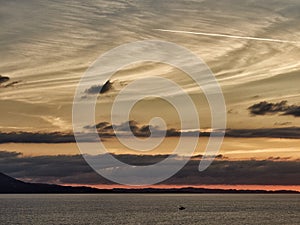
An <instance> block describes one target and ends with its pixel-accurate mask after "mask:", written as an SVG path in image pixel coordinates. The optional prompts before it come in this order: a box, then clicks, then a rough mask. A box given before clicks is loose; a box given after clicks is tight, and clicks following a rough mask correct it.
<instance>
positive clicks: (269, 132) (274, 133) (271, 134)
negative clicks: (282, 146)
mask: <svg viewBox="0 0 300 225" xmlns="http://www.w3.org/2000/svg"><path fill="white" fill-rule="evenodd" d="M226 136H227V137H244V138H254V137H266V138H295V139H298V138H300V128H299V127H282V128H260V129H228V130H227V131H226Z"/></svg>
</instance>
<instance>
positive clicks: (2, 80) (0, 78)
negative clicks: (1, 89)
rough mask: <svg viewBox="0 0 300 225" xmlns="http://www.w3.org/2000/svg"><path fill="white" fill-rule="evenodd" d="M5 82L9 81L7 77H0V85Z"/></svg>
mask: <svg viewBox="0 0 300 225" xmlns="http://www.w3.org/2000/svg"><path fill="white" fill-rule="evenodd" d="M7 81H9V77H4V76H1V75H0V84H2V83H5V82H7Z"/></svg>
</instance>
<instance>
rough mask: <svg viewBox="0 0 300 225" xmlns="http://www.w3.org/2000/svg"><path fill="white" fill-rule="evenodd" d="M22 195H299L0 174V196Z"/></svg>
mask: <svg viewBox="0 0 300 225" xmlns="http://www.w3.org/2000/svg"><path fill="white" fill-rule="evenodd" d="M8 193H10V194H22V193H24V194H25V193H26V194H27V193H28V194H30V193H32V194H41V193H71V194H72V193H178V194H180V193H195V194H207V193H224V194H226V193H232V194H234V193H264V194H268V193H299V192H296V191H284V190H283V191H264V190H234V189H233V190H222V189H205V188H192V187H190V188H170V189H161V188H140V189H126V188H115V189H96V188H90V187H71V186H60V185H55V184H38V183H26V182H23V181H20V180H17V179H14V178H12V177H9V176H7V175H5V174H3V173H0V194H8Z"/></svg>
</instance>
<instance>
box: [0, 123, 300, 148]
mask: <svg viewBox="0 0 300 225" xmlns="http://www.w3.org/2000/svg"><path fill="white" fill-rule="evenodd" d="M127 123H129V127H130V129H131V131H130V132H132V133H133V134H134V135H135V136H136V137H149V136H150V134H151V133H150V128H151V130H152V131H153V136H159V137H162V136H163V137H164V136H165V137H180V136H182V137H190V136H193V137H194V136H195V135H198V136H199V137H210V136H214V137H216V136H220V135H221V134H223V133H222V132H221V131H214V132H200V131H186V132H181V131H180V130H177V129H174V128H170V129H168V130H167V131H163V130H160V129H159V128H157V127H153V126H150V125H139V124H138V123H137V122H135V121H129V122H127ZM91 128H96V129H97V131H98V135H99V136H100V137H102V138H104V139H102V141H105V138H110V137H114V136H115V132H114V129H113V126H112V125H111V124H110V123H108V122H101V123H98V124H97V125H96V126H95V127H93V126H86V127H85V129H86V130H87V132H86V133H79V134H78V136H80V137H81V138H80V139H79V141H81V142H94V141H98V138H97V139H93V138H94V135H91V133H90V131H91ZM115 128H116V130H117V132H121V133H120V135H123V136H128V135H129V133H128V132H126V129H125V125H124V124H121V125H116V126H115ZM225 137H237V138H240V137H241V138H255V137H266V138H294V139H299V138H300V128H299V127H282V128H261V129H227V130H226V133H225ZM72 142H76V140H75V137H74V135H73V133H61V132H52V133H40V132H37V133H32V132H10V133H2V132H0V143H72Z"/></svg>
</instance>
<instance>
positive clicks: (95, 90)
mask: <svg viewBox="0 0 300 225" xmlns="http://www.w3.org/2000/svg"><path fill="white" fill-rule="evenodd" d="M112 84H113V83H112V82H110V80H108V81H106V82H105V83H104V84H103V85H93V86H91V87H90V88H88V89H86V90H85V92H84V93H85V94H87V95H96V94H104V93H106V92H108V91H110V90H111V89H112V88H113V86H112Z"/></svg>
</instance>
